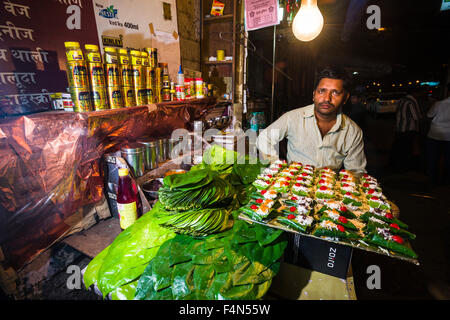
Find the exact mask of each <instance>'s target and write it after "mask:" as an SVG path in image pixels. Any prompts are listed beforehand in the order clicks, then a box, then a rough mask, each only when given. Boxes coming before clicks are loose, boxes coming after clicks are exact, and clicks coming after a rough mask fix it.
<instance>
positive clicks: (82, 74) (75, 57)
mask: <svg viewBox="0 0 450 320" xmlns="http://www.w3.org/2000/svg"><path fill="white" fill-rule="evenodd" d="M64 47H65V48H66V58H67V80H68V82H69V89H70V94H71V97H72V102H73V110H74V111H75V112H87V111H91V110H92V103H91V99H90V94H91V93H90V86H89V76H88V70H87V68H86V62H85V60H84V56H83V52H82V51H81V48H80V44H79V43H78V42H74V41H68V42H64Z"/></svg>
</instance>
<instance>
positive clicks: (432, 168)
mask: <svg viewBox="0 0 450 320" xmlns="http://www.w3.org/2000/svg"><path fill="white" fill-rule="evenodd" d="M427 117H428V118H432V119H433V120H432V121H431V125H430V131H429V132H428V136H427V155H428V159H427V160H428V161H427V173H428V177H429V179H430V181H429V183H430V186H431V187H434V186H436V185H439V182H440V181H439V176H441V177H443V179H444V183H448V182H449V180H450V172H449V170H450V83H448V84H447V98H446V99H444V100H441V101H438V102H436V103H435V104H434V105H433V106H432V107H431V108H430V110H428V113H427ZM442 155H443V156H444V174H442V175H439V171H440V170H439V164H440V158H441V156H442ZM445 171H446V172H445ZM445 180H447V181H445Z"/></svg>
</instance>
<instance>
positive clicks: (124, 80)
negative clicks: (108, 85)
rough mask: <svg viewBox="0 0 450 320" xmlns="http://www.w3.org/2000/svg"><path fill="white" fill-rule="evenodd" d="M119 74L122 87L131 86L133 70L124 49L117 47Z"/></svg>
mask: <svg viewBox="0 0 450 320" xmlns="http://www.w3.org/2000/svg"><path fill="white" fill-rule="evenodd" d="M119 75H120V80H121V81H120V82H121V85H122V86H123V87H132V86H133V72H132V70H131V64H130V60H129V57H128V53H127V50H126V49H119Z"/></svg>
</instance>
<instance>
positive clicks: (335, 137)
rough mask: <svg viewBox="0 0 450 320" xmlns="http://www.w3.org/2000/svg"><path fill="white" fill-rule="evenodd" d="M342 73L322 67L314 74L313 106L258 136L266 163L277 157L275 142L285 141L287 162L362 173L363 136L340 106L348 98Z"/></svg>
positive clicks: (286, 116) (282, 119) (283, 118)
mask: <svg viewBox="0 0 450 320" xmlns="http://www.w3.org/2000/svg"><path fill="white" fill-rule="evenodd" d="M348 86H349V81H348V78H347V75H346V73H345V72H342V71H339V70H334V69H332V68H329V67H327V68H325V69H324V70H322V71H321V72H320V73H319V74H318V82H317V85H316V88H315V90H314V92H313V102H314V103H313V104H311V105H309V106H306V107H303V108H298V109H295V110H292V111H289V112H287V113H285V114H284V115H282V116H281V117H280V118H279V119H278V120H277V121H275V122H274V123H272V124H271V125H270V126H269V127H267V128H266V129H265V130H264V131H262V132H261V133H260V135H259V137H258V141H257V146H258V149H259V150H260V152H262V153H263V155H264V156H265V157H268V158H269V159H270V160H275V159H276V158H277V157H278V154H277V150H276V149H275V147H276V146H278V143H279V142H280V141H281V140H283V138H285V137H286V138H287V139H288V148H287V149H288V151H287V160H288V161H295V162H300V163H303V164H310V165H314V166H316V167H329V168H331V169H334V170H339V169H340V168H342V166H343V167H344V168H345V169H347V170H351V171H354V172H356V173H364V172H365V167H366V164H367V161H366V156H365V154H364V142H363V133H362V131H361V129H360V128H359V127H358V126H357V125H356V124H355V122H353V120H351V119H350V118H349V117H347V116H346V115H344V114H343V113H342V106H343V105H344V104H345V102H346V101H347V99H348V98H349V88H348Z"/></svg>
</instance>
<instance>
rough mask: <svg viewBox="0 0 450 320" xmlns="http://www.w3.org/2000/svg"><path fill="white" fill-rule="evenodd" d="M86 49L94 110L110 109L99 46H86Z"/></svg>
mask: <svg viewBox="0 0 450 320" xmlns="http://www.w3.org/2000/svg"><path fill="white" fill-rule="evenodd" d="M84 49H85V51H86V58H87V69H88V73H89V82H90V86H91V99H92V106H93V107H94V110H105V109H109V105H108V95H107V93H106V82H105V73H104V69H103V63H102V56H101V54H100V52H99V50H98V46H97V45H95V44H86V45H85V46H84Z"/></svg>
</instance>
